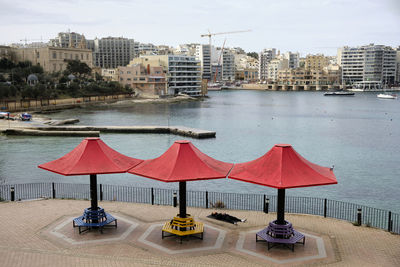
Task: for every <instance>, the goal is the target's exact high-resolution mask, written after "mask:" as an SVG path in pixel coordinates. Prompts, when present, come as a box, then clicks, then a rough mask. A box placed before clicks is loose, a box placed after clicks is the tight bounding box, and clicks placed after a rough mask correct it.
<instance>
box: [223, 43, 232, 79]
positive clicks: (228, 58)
mask: <svg viewBox="0 0 400 267" xmlns="http://www.w3.org/2000/svg"><path fill="white" fill-rule="evenodd" d="M222 80H223V81H234V80H235V55H234V54H233V53H232V52H231V51H229V50H224V52H223V53H222Z"/></svg>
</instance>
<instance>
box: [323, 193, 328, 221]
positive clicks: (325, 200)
mask: <svg viewBox="0 0 400 267" xmlns="http://www.w3.org/2000/svg"><path fill="white" fill-rule="evenodd" d="M327 209H328V204H327V199H326V198H325V199H324V218H326V211H327Z"/></svg>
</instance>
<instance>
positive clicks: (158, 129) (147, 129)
mask: <svg viewBox="0 0 400 267" xmlns="http://www.w3.org/2000/svg"><path fill="white" fill-rule="evenodd" d="M3 133H4V134H6V135H28V136H29V135H31V136H99V135H100V133H122V134H127V133H153V134H175V135H180V136H188V137H192V138H197V139H204V138H215V136H216V132H214V131H207V130H201V129H195V128H189V127H185V126H80V125H74V126H36V127H26V128H17V129H15V128H14V129H6V130H4V131H3Z"/></svg>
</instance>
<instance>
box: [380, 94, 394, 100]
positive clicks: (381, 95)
mask: <svg viewBox="0 0 400 267" xmlns="http://www.w3.org/2000/svg"><path fill="white" fill-rule="evenodd" d="M376 97H378V98H383V99H397V95H396V94H389V93H383V94H378V95H376Z"/></svg>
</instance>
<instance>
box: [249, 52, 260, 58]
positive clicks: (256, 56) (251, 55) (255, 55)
mask: <svg viewBox="0 0 400 267" xmlns="http://www.w3.org/2000/svg"><path fill="white" fill-rule="evenodd" d="M247 55H248V56H249V57H253V58H255V59H258V53H257V52H249V53H247Z"/></svg>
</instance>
